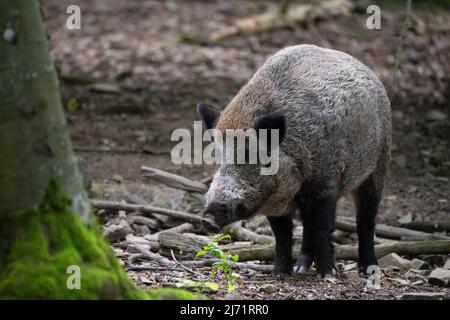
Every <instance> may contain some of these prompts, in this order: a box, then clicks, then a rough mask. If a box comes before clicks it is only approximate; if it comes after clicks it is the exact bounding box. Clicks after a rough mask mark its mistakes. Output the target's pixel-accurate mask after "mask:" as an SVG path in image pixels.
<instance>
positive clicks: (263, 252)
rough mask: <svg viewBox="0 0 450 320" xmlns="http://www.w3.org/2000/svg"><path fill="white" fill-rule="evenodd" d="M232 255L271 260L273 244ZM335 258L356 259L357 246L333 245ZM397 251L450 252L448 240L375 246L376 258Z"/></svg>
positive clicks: (233, 251) (297, 249) (238, 250)
mask: <svg viewBox="0 0 450 320" xmlns="http://www.w3.org/2000/svg"><path fill="white" fill-rule="evenodd" d="M228 252H229V253H230V254H232V255H235V254H237V255H239V260H240V261H252V260H263V261H273V260H274V258H275V246H274V245H249V246H248V247H241V248H236V249H231V250H229V251H228ZM299 252H300V247H299V246H298V244H296V245H294V247H293V249H292V254H293V256H294V257H297V256H298V253H299ZM334 252H335V257H336V259H342V260H357V259H358V248H357V247H354V246H335V249H334ZM394 252H395V253H397V254H399V255H407V256H418V255H421V254H448V253H449V252H450V240H435V241H430V240H426V241H410V242H406V241H405V242H404V241H396V242H391V243H386V244H381V245H377V246H375V255H376V256H377V258H380V257H383V256H385V255H387V254H389V253H394Z"/></svg>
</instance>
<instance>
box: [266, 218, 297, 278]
mask: <svg viewBox="0 0 450 320" xmlns="http://www.w3.org/2000/svg"><path fill="white" fill-rule="evenodd" d="M267 218H268V220H269V222H270V226H271V227H272V231H273V233H274V235H275V266H274V268H273V271H272V274H273V275H281V274H290V273H291V269H292V227H293V224H292V218H291V217H267Z"/></svg>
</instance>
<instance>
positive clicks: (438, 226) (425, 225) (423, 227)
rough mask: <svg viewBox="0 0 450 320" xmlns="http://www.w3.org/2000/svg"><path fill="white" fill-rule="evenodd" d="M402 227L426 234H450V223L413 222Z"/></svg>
mask: <svg viewBox="0 0 450 320" xmlns="http://www.w3.org/2000/svg"><path fill="white" fill-rule="evenodd" d="M402 227H403V228H407V229H413V230H418V231H424V232H442V231H446V232H450V221H434V222H433V221H411V222H408V223H404V224H402Z"/></svg>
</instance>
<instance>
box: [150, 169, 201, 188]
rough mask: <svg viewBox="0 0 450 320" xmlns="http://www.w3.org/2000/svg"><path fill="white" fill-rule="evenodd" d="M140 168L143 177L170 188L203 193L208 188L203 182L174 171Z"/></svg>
mask: <svg viewBox="0 0 450 320" xmlns="http://www.w3.org/2000/svg"><path fill="white" fill-rule="evenodd" d="M141 170H142V171H143V176H144V177H148V178H152V179H155V180H157V181H159V182H162V183H164V184H166V185H168V186H169V187H172V188H177V189H182V190H186V191H194V192H199V193H205V192H206V191H207V190H208V187H207V186H206V185H205V184H204V183H201V182H199V181H195V180H191V179H188V178H185V177H182V176H179V175H177V174H174V173H170V172H167V171H163V170H159V169H155V168H150V167H141Z"/></svg>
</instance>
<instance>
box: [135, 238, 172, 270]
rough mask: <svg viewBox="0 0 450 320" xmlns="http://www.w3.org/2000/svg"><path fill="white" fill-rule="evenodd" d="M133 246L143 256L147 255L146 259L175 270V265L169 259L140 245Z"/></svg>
mask: <svg viewBox="0 0 450 320" xmlns="http://www.w3.org/2000/svg"><path fill="white" fill-rule="evenodd" d="M133 246H134V247H135V248H136V250H137V251H139V252H140V253H141V254H143V255H145V256H146V258H148V259H150V260H153V261H156V262H158V263H159V264H160V265H162V266H164V267H166V268H173V267H174V266H175V264H174V263H173V262H172V261H170V260H169V259H167V258H165V257H163V256H161V255H159V254H156V253H153V252H151V251H149V250H147V249H145V248H144V247H142V246H140V245H138V244H133Z"/></svg>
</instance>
